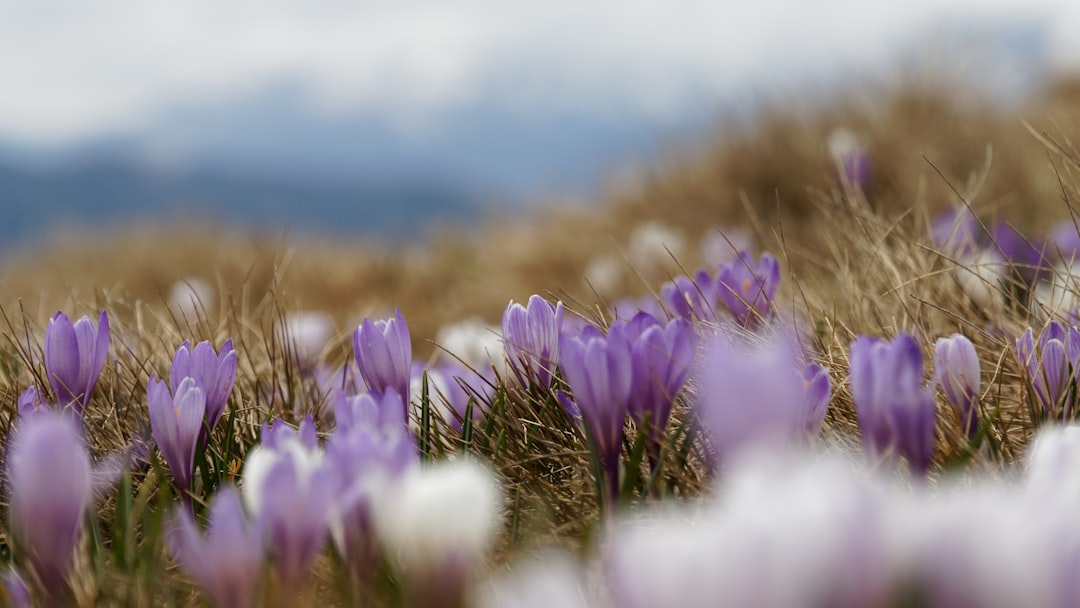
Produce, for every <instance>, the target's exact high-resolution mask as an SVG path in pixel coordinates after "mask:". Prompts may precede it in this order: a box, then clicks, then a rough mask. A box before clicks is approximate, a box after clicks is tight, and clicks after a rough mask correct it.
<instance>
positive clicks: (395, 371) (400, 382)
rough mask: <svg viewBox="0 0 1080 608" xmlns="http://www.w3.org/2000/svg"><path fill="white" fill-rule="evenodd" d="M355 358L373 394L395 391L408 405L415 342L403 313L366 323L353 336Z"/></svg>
mask: <svg viewBox="0 0 1080 608" xmlns="http://www.w3.org/2000/svg"><path fill="white" fill-rule="evenodd" d="M353 354H354V355H355V357H356V363H357V365H359V367H360V375H361V376H362V377H363V378H364V382H365V383H367V385H368V386H369V387H371V390H373V391H375V392H379V393H384V392H386V391H387V389H390V388H393V389H394V390H395V391H397V393H398V395H401V397H402V400H403V401H405V404H406V406H407V405H408V403H409V374H410V371H411V368H412V338H411V337H410V336H409V325H408V324H407V323H406V322H405V317H404V316H402V314H401V311H400V310H398V311H396V312H395V314H394V317H393V318H391V319H381V320H378V321H372V320H371V319H364V321H363V323H361V324H360V326H359V327H357V328H356V331H354V332H353Z"/></svg>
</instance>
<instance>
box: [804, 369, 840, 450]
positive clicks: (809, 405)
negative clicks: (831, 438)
mask: <svg viewBox="0 0 1080 608" xmlns="http://www.w3.org/2000/svg"><path fill="white" fill-rule="evenodd" d="M802 379H803V389H805V391H806V392H805V393H804V394H803V395H804V399H803V407H802V415H801V416H800V421H801V424H800V426H801V427H802V428H803V430H805V431H806V433H807V435H808V436H809V437H815V436H816V435H817V434H818V432H819V431H820V430H821V425H822V423H823V422H825V414H826V413H828V409H829V399H830V398H831V397H832V385H831V383H830V382H829V370H828V369H826V368H824V367H821V366H820V365H818V364H817V363H811V364H810V365H807V366H806V368H805V369H803V373H802Z"/></svg>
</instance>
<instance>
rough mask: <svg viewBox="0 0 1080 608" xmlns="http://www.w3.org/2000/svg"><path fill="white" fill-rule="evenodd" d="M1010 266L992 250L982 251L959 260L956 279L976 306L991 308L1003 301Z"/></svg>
mask: <svg viewBox="0 0 1080 608" xmlns="http://www.w3.org/2000/svg"><path fill="white" fill-rule="evenodd" d="M1008 275H1009V264H1008V263H1007V262H1006V261H1005V260H1003V259H1002V258H1001V255H1000V254H999V253H998V252H997V251H994V250H992V249H981V250H978V251H975V252H974V253H972V254H971V255H968V256H965V257H964V258H962V259H960V260H958V266H957V267H956V279H957V281H958V282H959V283H960V288H961V289H962V290H963V291H964V293H966V294H967V295H968V296H969V297H970V298H971V299H972V300H973V301H974V302H975V303H976V304H978V305H979V306H981V307H984V308H990V307H993V306H995V305H996V304H998V303H1000V302H1001V301H1002V293H1003V292H1004V291H1007V289H1008V286H1007V284H1006V279H1007V277H1008Z"/></svg>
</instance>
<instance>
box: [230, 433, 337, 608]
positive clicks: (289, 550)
mask: <svg viewBox="0 0 1080 608" xmlns="http://www.w3.org/2000/svg"><path fill="white" fill-rule="evenodd" d="M301 434H302V433H301ZM241 489H242V492H243V496H244V501H245V503H246V504H247V507H248V512H249V513H251V514H252V516H253V517H254V519H255V522H256V525H257V527H258V529H259V531H260V533H261V534H262V535H263V537H264V538H265V539H266V541H267V542H268V543H269V545H270V547H271V550H272V552H273V555H274V561H275V565H276V567H277V571H278V574H279V575H280V576H281V580H282V583H283V584H284V587H285V589H286V590H287V591H289V592H295V591H296V590H297V589H298V588H299V587H300V585H301V584H302V583H303V581H305V580H306V579H307V575H308V573H309V572H310V570H311V566H312V564H313V563H314V562H315V559H316V558H317V557H318V555H319V553H320V552H321V551H322V547H323V544H324V542H325V540H326V531H327V518H328V516H329V513H330V508H331V504H332V500H333V496H334V490H335V484H334V472H333V469H332V468H331V467H329V466H327V464H326V459H325V457H324V455H323V453H322V451H321V450H319V449H318V447H316V448H315V449H311V448H309V447H307V446H305V445H304V444H303V443H302V442H301V439H300V437H299V436H284V437H281V438H280V442H279V443H278V444H277V446H276V447H269V446H266V445H260V446H258V447H256V448H255V449H254V450H252V451H251V453H250V454H248V457H247V459H246V460H245V462H244V485H243V487H242V488H241Z"/></svg>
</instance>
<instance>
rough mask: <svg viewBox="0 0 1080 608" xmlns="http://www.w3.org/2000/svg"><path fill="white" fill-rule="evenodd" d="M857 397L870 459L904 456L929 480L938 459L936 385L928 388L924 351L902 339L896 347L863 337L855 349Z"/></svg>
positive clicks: (896, 341)
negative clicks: (935, 407) (925, 379)
mask: <svg viewBox="0 0 1080 608" xmlns="http://www.w3.org/2000/svg"><path fill="white" fill-rule="evenodd" d="M850 374H851V395H852V397H853V398H854V400H855V413H856V415H857V417H858V421H859V431H860V432H861V433H862V437H863V446H864V447H865V448H866V453H867V456H868V457H870V458H871V459H875V460H876V459H879V458H882V457H885V456H889V455H890V454H892V453H893V452H895V453H897V454H900V455H903V456H904V457H905V458H906V459H907V461H908V466H909V467H910V468H911V470H912V471H914V472H916V473H918V474H920V475H925V474H926V472H927V470H929V468H930V463H931V460H932V458H933V455H934V422H935V414H936V412H935V409H934V396H933V385H930V386H929V387H925V386H924V385H923V369H922V352H921V351H920V350H919V345H918V343H916V342H915V339H914V338H912V337H911V336H909V335H907V334H900V335H898V336H897V337H896V338H895V339H894V340H892V341H891V342H886V341H884V340H881V339H879V338H870V337H867V336H859V338H858V339H856V340H855V341H854V342H852V344H851V359H850Z"/></svg>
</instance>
